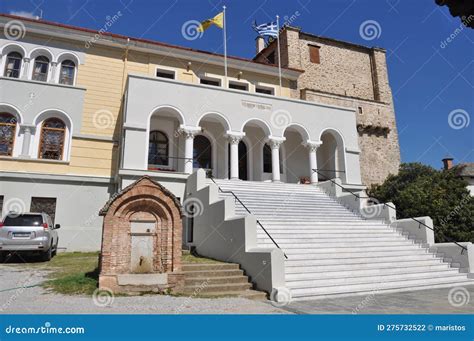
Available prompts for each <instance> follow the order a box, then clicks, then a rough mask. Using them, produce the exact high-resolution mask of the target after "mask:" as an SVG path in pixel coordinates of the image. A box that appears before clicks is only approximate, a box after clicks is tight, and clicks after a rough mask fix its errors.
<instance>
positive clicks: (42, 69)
mask: <svg viewBox="0 0 474 341" xmlns="http://www.w3.org/2000/svg"><path fill="white" fill-rule="evenodd" d="M50 69H51V59H50V58H48V57H47V56H45V55H43V54H42V55H39V56H37V57H36V58H35V59H34V61H33V67H32V68H31V79H32V80H36V81H41V82H47V81H48V80H49V78H50V74H51V72H50Z"/></svg>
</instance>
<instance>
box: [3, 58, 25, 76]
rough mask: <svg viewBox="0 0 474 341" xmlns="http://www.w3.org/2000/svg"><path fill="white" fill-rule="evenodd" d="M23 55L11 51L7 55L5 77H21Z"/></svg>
mask: <svg viewBox="0 0 474 341" xmlns="http://www.w3.org/2000/svg"><path fill="white" fill-rule="evenodd" d="M22 59H23V57H22V56H21V54H19V53H18V52H10V53H9V54H8V55H7V62H6V64H5V77H10V78H19V77H20V70H21V60H22Z"/></svg>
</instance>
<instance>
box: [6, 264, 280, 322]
mask: <svg viewBox="0 0 474 341" xmlns="http://www.w3.org/2000/svg"><path fill="white" fill-rule="evenodd" d="M45 274H46V273H45V272H44V271H43V270H37V269H34V268H32V267H29V266H28V265H25V264H8V265H0V314H95V313H104V314H282V313H283V314H288V313H289V312H288V311H285V310H282V309H279V308H276V307H274V306H272V305H271V304H269V303H266V302H260V301H252V300H248V299H243V298H220V299H200V298H191V297H172V296H165V295H147V296H138V297H123V296H120V297H114V298H113V300H112V299H111V298H110V297H105V296H102V297H95V298H94V297H91V296H64V295H58V294H53V293H50V292H48V291H46V290H44V289H43V288H41V287H39V286H37V285H38V284H40V283H41V282H42V281H44V278H45Z"/></svg>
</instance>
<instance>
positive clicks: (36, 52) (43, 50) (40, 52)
mask: <svg viewBox="0 0 474 341" xmlns="http://www.w3.org/2000/svg"><path fill="white" fill-rule="evenodd" d="M39 56H45V57H47V58H48V59H49V61H50V62H52V61H54V60H55V59H54V54H53V52H51V50H50V49H48V48H47V47H43V46H41V47H36V48H34V49H33V50H31V51H30V53H29V54H28V58H30V60H33V59H35V58H36V57H39Z"/></svg>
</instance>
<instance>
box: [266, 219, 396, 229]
mask: <svg viewBox="0 0 474 341" xmlns="http://www.w3.org/2000/svg"><path fill="white" fill-rule="evenodd" d="M260 221H262V222H265V223H266V224H268V226H271V227H273V228H275V229H283V230H287V229H307V228H313V229H318V228H331V229H334V230H335V229H351V228H354V229H355V228H357V229H360V230H377V229H378V230H385V229H392V231H395V229H394V228H391V227H389V226H388V225H385V224H383V223H381V222H376V221H365V220H351V221H341V222H337V221H301V222H297V223H295V222H287V223H282V222H280V221H269V220H267V219H260Z"/></svg>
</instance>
